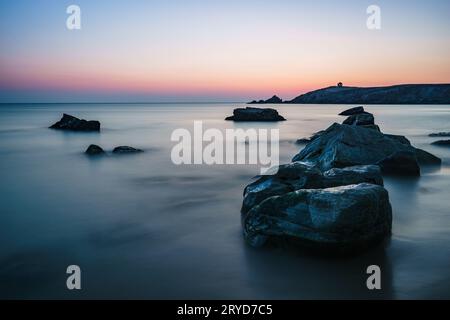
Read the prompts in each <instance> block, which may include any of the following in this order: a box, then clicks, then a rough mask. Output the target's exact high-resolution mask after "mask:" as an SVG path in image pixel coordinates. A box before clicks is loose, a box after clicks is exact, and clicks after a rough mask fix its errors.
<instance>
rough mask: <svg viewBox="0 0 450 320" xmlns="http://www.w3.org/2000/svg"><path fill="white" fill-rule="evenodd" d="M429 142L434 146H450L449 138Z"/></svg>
mask: <svg viewBox="0 0 450 320" xmlns="http://www.w3.org/2000/svg"><path fill="white" fill-rule="evenodd" d="M431 144H432V145H435V146H447V147H449V146H450V140H438V141H435V142H432V143H431Z"/></svg>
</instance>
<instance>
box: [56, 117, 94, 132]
mask: <svg viewBox="0 0 450 320" xmlns="http://www.w3.org/2000/svg"><path fill="white" fill-rule="evenodd" d="M50 129H59V130H70V131H100V122H98V121H96V120H89V121H87V120H84V119H78V118H77V117H74V116H71V115H69V114H65V113H64V114H63V117H62V118H61V120H59V121H58V122H56V123H55V124H53V125H51V126H50Z"/></svg>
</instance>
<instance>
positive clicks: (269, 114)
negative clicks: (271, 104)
mask: <svg viewBox="0 0 450 320" xmlns="http://www.w3.org/2000/svg"><path fill="white" fill-rule="evenodd" d="M225 120H231V121H285V120H286V119H285V118H283V117H282V116H280V115H279V114H278V111H277V110H275V109H271V108H252V107H247V108H237V109H234V111H233V115H232V116H230V117H227V118H225Z"/></svg>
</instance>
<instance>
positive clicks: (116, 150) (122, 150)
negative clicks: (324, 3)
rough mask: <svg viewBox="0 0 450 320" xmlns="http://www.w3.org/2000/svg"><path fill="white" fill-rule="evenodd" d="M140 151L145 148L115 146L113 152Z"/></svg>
mask: <svg viewBox="0 0 450 320" xmlns="http://www.w3.org/2000/svg"><path fill="white" fill-rule="evenodd" d="M138 152H143V150H141V149H136V148H133V147H129V146H120V147H116V148H114V150H113V153H116V154H127V153H138Z"/></svg>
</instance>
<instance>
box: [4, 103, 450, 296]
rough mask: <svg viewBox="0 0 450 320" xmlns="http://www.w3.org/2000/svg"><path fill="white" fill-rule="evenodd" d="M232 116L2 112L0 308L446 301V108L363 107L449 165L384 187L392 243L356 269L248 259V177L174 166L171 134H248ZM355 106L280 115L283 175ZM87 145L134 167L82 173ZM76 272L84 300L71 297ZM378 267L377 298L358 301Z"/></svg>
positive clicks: (244, 172) (292, 108) (233, 170)
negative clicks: (69, 126)
mask: <svg viewBox="0 0 450 320" xmlns="http://www.w3.org/2000/svg"><path fill="white" fill-rule="evenodd" d="M238 106H239V104H111V105H108V104H48V105H46V104H40V105H25V104H24V105H0V167H1V180H0V195H1V207H0V208H1V209H0V212H1V213H0V244H1V245H0V248H1V249H0V297H1V298H160V299H162V298H181V299H187V298H211V299H212V298H236V299H238V298H252V299H264V298H275V299H297V298H308V299H309V298H444V297H445V298H450V209H449V208H450V206H449V199H450V192H449V190H450V149H449V148H442V147H435V146H431V145H430V142H432V141H434V140H435V139H434V138H429V137H428V136H427V135H428V134H429V133H431V132H438V131H450V126H449V123H450V106H448V105H447V106H369V107H367V108H366V109H367V111H369V112H372V113H374V114H375V116H376V122H377V123H378V124H379V125H380V127H381V129H382V131H383V132H385V133H393V134H402V135H406V136H407V137H408V138H409V139H410V140H411V142H412V143H413V144H414V145H415V146H417V147H420V148H423V149H426V150H428V151H429V152H432V153H434V154H436V155H437V156H439V157H441V158H442V159H443V166H442V168H441V169H440V170H434V171H425V172H424V173H423V175H422V177H420V178H419V179H399V178H386V179H385V186H386V188H387V189H388V190H389V194H390V199H391V203H392V206H393V215H394V222H393V235H392V238H391V239H390V240H389V241H386V243H384V244H382V245H379V246H378V247H376V248H373V249H372V250H371V251H369V252H367V253H365V254H363V255H360V256H357V257H353V258H346V259H336V258H333V259H331V258H324V257H315V256H311V255H308V254H306V253H304V252H301V251H299V250H294V249H292V248H281V247H271V248H266V249H253V248H250V247H248V246H247V245H246V244H245V243H244V241H243V237H242V235H241V226H240V213H239V210H240V206H241V201H242V191H243V188H244V186H245V185H246V184H247V183H249V182H250V181H251V178H252V177H253V176H255V175H256V174H257V173H258V171H257V170H256V168H255V167H253V166H233V165H231V166H206V165H204V166H203V165H198V166H176V165H174V164H172V162H171V158H170V152H171V148H172V146H173V145H174V143H173V142H171V141H170V135H171V133H172V131H173V130H174V129H177V128H186V129H188V130H192V128H193V121H194V120H203V121H204V125H205V127H212V128H218V129H221V130H224V129H226V128H233V127H239V128H244V129H245V128H249V127H250V125H249V124H235V123H232V122H226V121H224V120H223V119H224V118H225V117H226V116H228V115H230V114H231V113H232V110H233V108H235V107H238ZM347 107H349V106H338V105H321V106H319V105H307V106H306V105H280V106H276V108H277V109H278V110H279V112H280V113H281V114H282V115H283V116H285V117H286V118H287V119H288V121H286V122H280V123H271V124H269V123H259V124H252V126H255V125H256V126H257V127H259V128H278V129H279V130H280V138H281V144H280V152H281V159H280V160H281V162H288V161H290V159H291V158H292V157H293V156H294V155H295V154H296V153H297V152H298V151H299V149H300V148H301V146H297V145H295V144H294V143H293V142H294V141H295V140H296V139H298V138H303V137H308V136H310V135H311V134H312V133H314V132H316V131H318V130H321V129H324V128H326V127H328V126H329V125H330V124H331V123H333V122H335V121H339V122H342V121H343V118H342V117H338V116H337V113H339V111H341V110H343V109H346V108H347ZM63 112H65V113H69V114H72V115H75V116H77V117H82V118H85V119H97V120H100V121H101V123H102V131H101V133H68V132H60V131H54V130H50V129H47V127H48V126H49V125H50V124H52V123H54V122H55V121H57V120H59V118H60V117H61V115H62V113H63ZM91 143H94V144H98V145H100V146H102V147H103V148H105V149H106V150H111V149H112V148H113V147H115V146H119V145H130V146H134V147H139V148H142V149H144V150H145V152H144V153H142V154H139V155H130V156H107V157H102V158H97V159H90V158H88V157H86V156H85V155H84V154H83V151H84V150H85V149H86V148H87V146H88V145H89V144H91ZM71 264H75V265H79V266H80V268H81V272H82V290H80V291H69V290H67V289H66V277H67V274H66V268H67V266H68V265H71ZM371 264H377V265H379V266H380V267H381V271H382V290H381V291H377V292H373V291H369V290H367V288H366V278H367V275H366V268H367V266H369V265H371Z"/></svg>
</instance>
